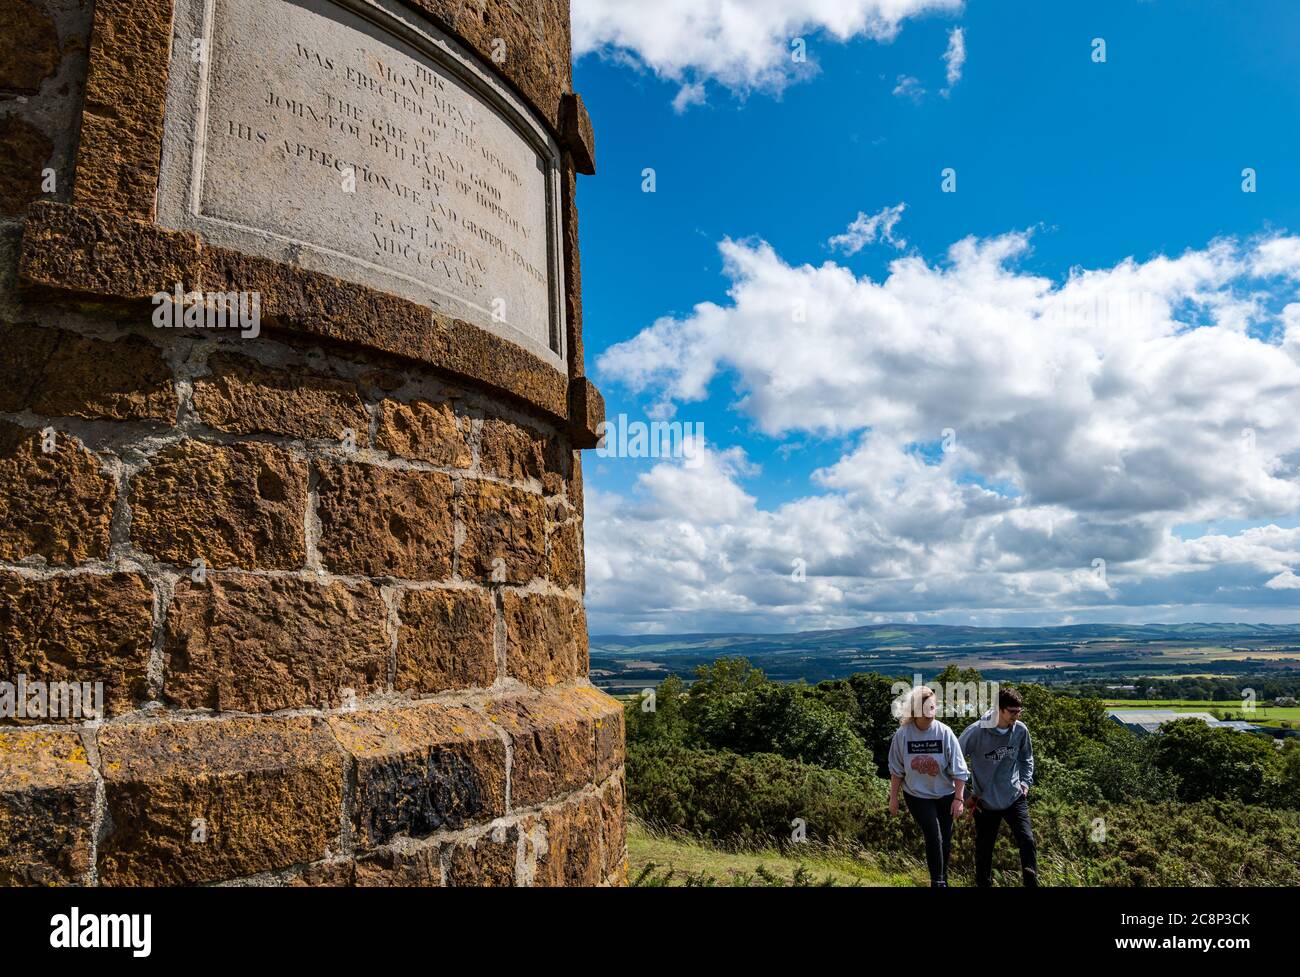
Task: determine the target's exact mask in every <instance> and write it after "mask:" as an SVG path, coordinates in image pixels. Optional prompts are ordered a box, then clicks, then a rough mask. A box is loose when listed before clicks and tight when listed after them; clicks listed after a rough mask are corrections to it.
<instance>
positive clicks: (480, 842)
mask: <svg viewBox="0 0 1300 977" xmlns="http://www.w3.org/2000/svg"><path fill="white" fill-rule="evenodd" d="M450 847H451V854H450V856H449V858H448V866H447V885H454V886H485V887H497V888H503V887H510V886H513V885H514V884H515V862H516V860H517V856H518V853H519V829H518V828H517V827H515V826H514V825H508V826H507V825H498V826H496V827H495V828H493V829H492V830H491V831H488V832H486V833H485V834H481V835H479V836H478V837H477V838H474V839H472V840H470V841H467V842H457V843H455V844H453V845H451V846H450Z"/></svg>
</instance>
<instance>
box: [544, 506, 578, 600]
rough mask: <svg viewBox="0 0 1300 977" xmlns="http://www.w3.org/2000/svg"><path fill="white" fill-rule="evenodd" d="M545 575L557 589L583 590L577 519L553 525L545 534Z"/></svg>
mask: <svg viewBox="0 0 1300 977" xmlns="http://www.w3.org/2000/svg"><path fill="white" fill-rule="evenodd" d="M546 538H547V544H546V558H547V570H546V575H547V576H548V577H550V579H551V583H553V584H555V586H557V587H564V588H570V587H577V588H579V589H580V590H583V589H585V579H584V560H583V551H582V523H581V522H579V521H578V520H577V519H570V520H568V521H566V522H560V523H556V524H553V525H552V526H551V527H550V528H549V529H548V531H547V534H546Z"/></svg>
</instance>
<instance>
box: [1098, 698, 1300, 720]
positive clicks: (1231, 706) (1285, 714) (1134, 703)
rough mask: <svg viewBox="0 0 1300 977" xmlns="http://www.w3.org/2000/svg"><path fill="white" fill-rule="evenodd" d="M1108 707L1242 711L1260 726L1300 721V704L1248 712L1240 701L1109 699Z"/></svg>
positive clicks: (1255, 709) (1256, 709) (1266, 707)
mask: <svg viewBox="0 0 1300 977" xmlns="http://www.w3.org/2000/svg"><path fill="white" fill-rule="evenodd" d="M1106 708H1108V709H1173V710H1174V711H1175V712H1211V711H1212V710H1215V709H1218V710H1223V711H1227V712H1231V713H1232V714H1233V715H1234V716H1235V715H1236V714H1237V713H1242V714H1243V715H1244V716H1245V719H1246V721H1247V722H1251V723H1255V724H1257V725H1259V726H1277V725H1279V724H1280V723H1282V722H1291V723H1300V706H1288V707H1286V708H1279V707H1277V706H1262V705H1261V706H1256V707H1255V708H1254V710H1252V711H1251V712H1246V711H1245V710H1244V709H1243V708H1242V706H1241V703H1240V702H1237V701H1229V702H1214V701H1210V700H1195V699H1108V700H1106Z"/></svg>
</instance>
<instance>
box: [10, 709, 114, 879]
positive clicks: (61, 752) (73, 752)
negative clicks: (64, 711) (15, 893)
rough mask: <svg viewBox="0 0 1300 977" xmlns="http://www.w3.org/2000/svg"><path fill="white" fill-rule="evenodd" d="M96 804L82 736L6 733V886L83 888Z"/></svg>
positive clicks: (39, 732) (30, 732)
mask: <svg viewBox="0 0 1300 977" xmlns="http://www.w3.org/2000/svg"><path fill="white" fill-rule="evenodd" d="M94 802H95V774H94V771H92V770H91V767H90V761H89V759H88V758H87V757H86V751H85V749H84V748H83V747H82V744H81V738H80V737H79V736H78V735H77V734H76V733H56V732H48V731H37V730H31V731H16V730H6V731H0V885H78V884H81V883H82V882H83V880H84V876H85V875H86V873H87V872H89V871H90V860H91V854H90V853H91V839H92V834H91V832H92V830H93V821H94Z"/></svg>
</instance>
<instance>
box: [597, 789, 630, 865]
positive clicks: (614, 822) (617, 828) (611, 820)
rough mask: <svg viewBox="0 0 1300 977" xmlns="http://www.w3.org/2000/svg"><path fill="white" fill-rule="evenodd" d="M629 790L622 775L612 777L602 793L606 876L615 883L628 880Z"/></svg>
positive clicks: (601, 805)
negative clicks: (627, 808)
mask: <svg viewBox="0 0 1300 977" xmlns="http://www.w3.org/2000/svg"><path fill="white" fill-rule="evenodd" d="M626 807H627V792H626V790H625V788H624V784H623V778H622V777H612V778H610V780H609V781H608V782H607V783H606V784H605V787H604V789H603V790H602V791H601V793H600V817H601V821H602V822H603V825H604V827H603V835H602V839H603V841H602V844H603V850H604V853H605V877H606V878H607V879H609V880H610V881H611V882H614V883H615V884H625V883H626V882H627V810H626Z"/></svg>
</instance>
